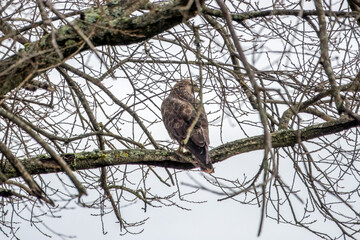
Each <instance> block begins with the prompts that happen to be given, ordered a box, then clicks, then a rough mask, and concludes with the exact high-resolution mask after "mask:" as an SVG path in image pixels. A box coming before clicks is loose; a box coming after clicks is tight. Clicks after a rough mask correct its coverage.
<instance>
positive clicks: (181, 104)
mask: <svg viewBox="0 0 360 240" xmlns="http://www.w3.org/2000/svg"><path fill="white" fill-rule="evenodd" d="M192 89H193V88H192V83H191V81H190V80H188V79H185V80H181V81H180V82H178V83H176V84H175V86H174V87H173V88H172V89H171V92H170V94H169V96H168V97H167V98H165V100H164V101H163V103H162V105H161V114H162V117H163V121H164V125H165V127H166V129H167V131H168V133H169V135H170V137H171V138H173V139H175V140H176V141H177V142H178V143H179V144H180V146H182V145H183V141H184V139H185V138H186V134H187V130H188V128H189V127H190V125H191V124H192V122H193V121H194V120H195V118H196V116H197V111H201V113H200V118H199V120H198V121H197V123H196V125H195V127H194V129H193V131H192V132H191V135H190V138H189V141H188V143H187V144H186V146H185V147H186V148H187V149H188V150H189V151H190V152H191V153H192V154H193V155H194V156H195V158H196V159H197V160H199V165H200V168H201V170H202V171H204V172H207V173H212V172H214V168H213V166H212V164H211V161H210V156H209V143H210V142H209V130H208V121H207V117H206V113H205V110H204V108H203V107H202V106H201V105H200V104H199V101H198V100H197V99H196V98H195V97H194V93H193V90H192Z"/></svg>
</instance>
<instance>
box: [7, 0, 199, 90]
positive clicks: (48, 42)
mask: <svg viewBox="0 0 360 240" xmlns="http://www.w3.org/2000/svg"><path fill="white" fill-rule="evenodd" d="M117 2H119V1H116V0H114V1H112V2H109V3H108V4H107V5H105V6H101V7H100V8H91V9H88V10H86V11H84V12H83V13H82V14H81V17H80V18H78V19H76V20H74V21H72V22H68V24H66V25H64V26H62V27H60V28H59V29H58V30H56V31H55V34H54V33H49V34H46V35H45V36H44V37H43V38H41V39H40V40H38V41H36V42H33V43H31V44H28V45H26V47H25V49H22V50H21V51H20V52H19V53H17V54H16V55H13V56H11V57H9V58H7V59H5V60H3V61H1V62H0V96H3V95H5V94H6V93H8V92H9V91H11V90H12V89H14V88H16V87H17V86H19V85H20V84H21V83H22V82H23V81H24V80H29V79H31V78H33V77H35V76H37V75H39V74H40V73H41V72H44V71H46V70H47V69H49V68H52V67H54V66H56V65H58V64H60V63H61V62H62V61H64V60H66V59H67V58H70V57H71V56H73V55H75V54H77V53H78V52H81V51H84V50H87V49H89V45H88V44H87V43H90V42H91V45H93V46H103V45H129V44H132V43H138V42H141V41H144V40H146V39H149V38H151V37H153V36H155V35H157V34H159V33H162V32H164V31H165V30H167V29H169V28H171V27H174V26H176V25H177V24H179V23H181V22H183V21H186V20H187V19H189V18H191V17H193V16H195V15H196V14H197V11H196V6H195V5H196V4H193V5H192V6H190V8H189V9H186V8H185V6H186V4H187V3H188V1H187V0H175V1H170V2H169V3H165V4H158V5H152V8H151V11H149V12H147V13H144V14H142V15H140V16H130V14H131V13H132V12H134V11H136V10H138V9H140V8H144V7H146V6H143V5H142V3H143V4H145V2H146V1H121V4H117ZM53 36H55V38H56V41H53V39H52V37H53ZM89 40H90V42H89ZM54 42H56V49H54V44H53V43H54ZM55 50H56V51H55ZM59 51H60V53H61V54H59ZM62 57H63V58H64V59H62Z"/></svg>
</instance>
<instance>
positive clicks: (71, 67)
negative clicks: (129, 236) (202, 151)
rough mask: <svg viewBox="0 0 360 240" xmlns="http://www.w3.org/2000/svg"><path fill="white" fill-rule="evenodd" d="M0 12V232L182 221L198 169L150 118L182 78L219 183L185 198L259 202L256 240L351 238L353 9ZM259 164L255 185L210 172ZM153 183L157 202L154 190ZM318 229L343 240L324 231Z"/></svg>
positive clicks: (263, 5) (356, 33)
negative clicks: (51, 221)
mask: <svg viewBox="0 0 360 240" xmlns="http://www.w3.org/2000/svg"><path fill="white" fill-rule="evenodd" d="M0 7H1V9H0V12H1V19H0V30H1V35H0V44H1V45H0V51H1V54H0V58H1V59H0V138H1V141H0V153H1V155H0V157H1V167H0V170H1V171H0V181H1V187H0V196H1V218H0V221H1V225H2V227H1V228H0V229H1V231H2V234H4V235H6V236H14V237H16V229H17V226H16V223H17V222H19V221H30V222H32V223H33V226H34V227H36V228H37V229H38V230H39V231H42V232H43V233H44V234H45V235H48V234H49V233H48V232H46V231H45V230H44V228H42V225H44V224H45V225H46V223H44V222H43V221H42V218H43V217H44V216H52V215H53V214H55V213H58V212H59V211H61V210H62V209H64V208H66V204H67V203H68V202H70V201H72V202H76V203H78V205H79V206H80V207H87V208H94V209H99V217H100V218H102V217H103V216H104V215H106V214H109V213H111V214H114V215H115V216H116V218H117V220H118V222H119V224H120V226H121V229H122V233H137V232H139V231H141V229H142V228H143V227H144V225H143V224H144V220H145V219H141V218H139V219H138V220H136V221H135V222H130V221H128V220H127V218H126V215H123V214H122V212H121V209H122V206H125V205H127V204H133V203H136V202H141V208H143V209H145V210H146V208H149V207H158V206H169V205H176V206H178V207H181V201H182V200H185V201H186V196H185V194H183V192H182V190H181V189H182V187H183V186H182V185H181V184H180V183H179V181H178V176H179V174H181V172H183V171H189V170H191V169H196V168H195V166H194V165H193V164H192V160H191V156H190V155H189V154H187V153H182V154H179V153H177V152H176V150H174V149H176V144H175V143H174V142H173V141H171V140H170V138H169V137H168V135H167V134H166V132H165V128H164V127H163V126H162V122H161V117H160V115H161V114H160V109H159V106H160V104H161V101H162V99H164V97H165V96H166V95H167V91H168V90H169V89H170V87H171V86H173V84H174V83H175V82H176V81H177V80H179V79H182V78H191V79H192V80H193V82H195V83H197V84H198V85H200V86H201V96H202V99H203V101H202V102H203V104H204V107H205V109H206V110H207V113H208V118H209V122H210V132H212V133H213V135H212V136H215V135H214V133H217V134H216V137H217V139H220V140H219V141H218V144H217V145H214V144H211V159H212V162H213V163H214V164H215V174H212V175H207V176H205V178H206V179H207V180H208V181H207V182H206V183H205V184H203V183H196V182H195V183H193V184H192V185H191V186H193V187H194V188H197V189H199V188H200V189H203V190H207V191H215V192H217V193H218V194H221V195H222V196H220V197H219V201H224V200H227V201H231V200H235V201H238V202H239V204H258V205H259V209H260V211H261V213H262V214H261V221H260V222H261V223H260V225H259V234H260V233H261V228H262V225H263V222H264V219H266V218H268V219H273V220H275V221H277V222H282V223H287V224H290V225H296V226H300V227H303V228H306V229H307V230H309V231H311V232H312V233H314V234H315V235H317V236H319V237H321V238H325V239H336V238H342V239H347V238H349V239H356V238H359V231H360V207H359V206H360V190H359V185H360V172H359V171H360V161H359V155H360V150H359V144H358V138H359V136H360V133H359V129H358V128H357V126H358V125H359V123H360V117H359V115H358V112H359V107H360V104H359V101H360V94H359V92H358V91H359V84H360V81H359V80H360V72H359V59H360V58H359V55H360V51H359V47H360V43H359V39H360V20H359V18H360V17H359V16H360V11H359V9H360V3H359V0H347V1H346V0H339V1H321V0H314V1H301V0H300V1H293V0H288V1H286V0H285V1H278V0H273V1H272V3H270V1H269V2H268V1H265V2H262V1H259V2H254V1H250V0H244V1H223V0H216V1H203V0H173V1H155V2H150V1H148V0H136V1H134V0H113V1H111V0H109V1H106V0H104V1H99V0H88V1H78V0H71V1H57V0H53V1H49V0H48V1H42V0H37V1H29V0H7V1H1V3H0ZM228 125H231V128H229V127H228ZM229 129H233V130H229ZM232 131H235V132H237V133H238V134H237V135H234V134H231V132H232ZM211 142H212V143H214V142H216V141H215V140H214V139H211ZM256 150H262V151H263V158H262V159H261V161H260V162H261V164H260V166H259V169H257V171H256V173H255V174H245V175H244V176H243V175H239V176H238V178H236V179H230V178H226V177H225V176H218V175H217V174H216V166H220V165H221V162H222V161H224V160H226V159H228V158H230V157H236V158H241V154H242V153H246V152H252V151H256ZM242 161H248V160H244V159H243V160H242ZM289 162H290V163H291V164H292V168H291V171H289V169H286V170H284V168H283V167H282V166H283V165H284V164H288V163H289ZM46 173H51V174H46ZM56 179H57V180H56ZM154 179H157V181H159V182H161V183H162V184H163V185H164V187H165V188H166V189H167V190H166V191H161V192H157V191H156V189H152V188H151V185H150V183H151V181H153V180H154ZM84 194H89V197H84V196H83V195H84ZM193 194H196V193H195V192H194V193H193ZM90 196H91V197H90ZM94 196H95V197H94ZM89 199H91V200H89ZM73 211H76V209H75V210H73ZM139 211H142V210H141V209H139ZM324 219H326V220H327V223H328V224H330V225H335V226H336V227H337V228H338V229H339V233H340V234H337V235H331V234H329V233H328V232H326V231H323V230H322V229H321V228H318V226H317V224H316V221H320V220H324ZM145 226H146V225H145Z"/></svg>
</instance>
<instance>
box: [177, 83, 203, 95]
mask: <svg viewBox="0 0 360 240" xmlns="http://www.w3.org/2000/svg"><path fill="white" fill-rule="evenodd" d="M173 90H175V91H182V92H184V91H186V92H188V93H190V94H192V95H194V93H195V92H199V91H200V88H199V87H198V86H197V85H196V84H195V83H193V82H192V81H191V80H190V79H184V80H181V81H180V82H177V83H176V84H175V86H174V88H173Z"/></svg>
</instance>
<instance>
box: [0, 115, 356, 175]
mask: <svg viewBox="0 0 360 240" xmlns="http://www.w3.org/2000/svg"><path fill="white" fill-rule="evenodd" d="M358 125H359V124H358V123H357V121H356V120H349V119H346V118H342V119H338V120H334V121H331V122H326V123H322V124H317V125H313V126H310V127H306V128H303V129H300V130H281V131H278V132H274V133H272V136H271V137H272V146H273V147H274V148H278V147H287V146H294V145H295V144H297V143H299V141H306V140H309V139H314V138H318V137H320V136H325V135H328V134H333V133H338V132H341V131H344V130H346V129H350V128H353V127H356V126H358ZM263 147H264V136H263V135H259V136H254V137H250V138H244V139H240V140H236V141H233V142H229V143H226V144H223V145H221V146H219V147H216V148H214V149H212V150H211V151H210V154H211V159H212V161H213V163H217V162H220V161H223V160H225V159H227V158H229V157H232V156H235V155H238V154H241V153H246V152H251V151H255V150H261V149H263ZM62 157H63V158H64V160H65V161H66V162H67V164H68V165H69V166H70V167H71V169H73V170H84V169H92V168H99V167H105V166H114V165H123V164H136V165H151V166H159V167H168V168H175V169H185V170H186V169H192V168H195V166H194V165H193V164H192V163H191V159H189V158H190V155H189V154H188V155H185V157H184V156H183V157H182V156H179V154H178V153H176V152H172V151H167V150H151V149H125V150H111V151H97V150H95V151H93V152H83V153H74V154H65V155H63V156H62ZM21 162H22V164H23V165H24V166H25V167H26V169H27V170H28V172H29V173H30V174H32V175H33V174H43V173H53V172H61V171H62V170H61V168H60V167H59V165H58V164H57V163H56V161H55V160H54V159H52V158H51V157H48V156H45V155H40V156H37V157H34V158H29V159H23V160H21ZM1 171H2V172H3V173H4V174H5V175H6V176H7V177H8V178H14V177H18V176H19V173H17V172H16V170H15V169H14V168H13V167H12V166H11V164H10V163H6V164H5V165H4V166H3V168H2V169H1Z"/></svg>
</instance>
